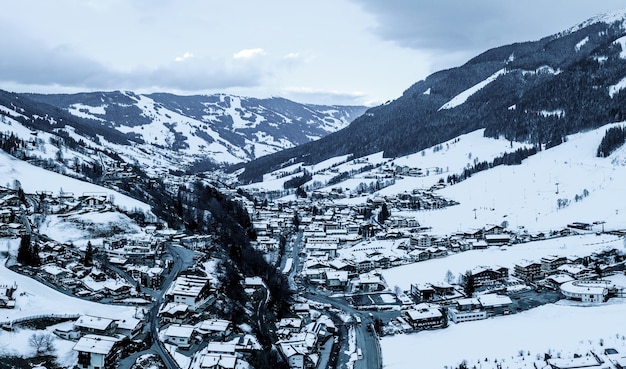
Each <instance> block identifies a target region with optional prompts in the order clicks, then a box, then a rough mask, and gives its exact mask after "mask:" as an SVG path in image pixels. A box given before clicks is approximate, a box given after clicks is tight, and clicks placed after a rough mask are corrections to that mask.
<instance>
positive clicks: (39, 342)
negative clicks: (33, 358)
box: [28, 332, 54, 355]
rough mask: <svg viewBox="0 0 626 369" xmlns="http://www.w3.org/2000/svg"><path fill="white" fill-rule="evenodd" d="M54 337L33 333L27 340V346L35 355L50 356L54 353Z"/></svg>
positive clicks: (47, 334) (48, 334)
mask: <svg viewBox="0 0 626 369" xmlns="http://www.w3.org/2000/svg"><path fill="white" fill-rule="evenodd" d="M53 342H54V337H52V335H51V334H50V333H43V332H42V333H33V334H32V335H31V336H30V338H29V339H28V344H29V345H30V346H31V347H32V348H33V349H35V353H36V354H37V355H44V354H51V353H53V352H54V345H53Z"/></svg>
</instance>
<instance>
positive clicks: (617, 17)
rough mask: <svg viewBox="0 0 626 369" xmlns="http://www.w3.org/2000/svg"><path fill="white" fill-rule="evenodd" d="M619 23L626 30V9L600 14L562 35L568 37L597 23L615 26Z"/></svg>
mask: <svg viewBox="0 0 626 369" xmlns="http://www.w3.org/2000/svg"><path fill="white" fill-rule="evenodd" d="M617 22H622V27H623V28H626V8H624V9H619V10H614V11H611V12H607V13H601V14H598V15H596V16H594V17H591V18H589V19H587V20H586V21H583V22H581V23H579V24H577V25H576V26H574V27H572V28H570V29H568V30H566V31H565V32H562V34H565V35H566V34H570V33H574V32H576V31H578V30H580V29H583V28H585V27H588V26H590V25H592V24H596V23H606V24H613V23H617Z"/></svg>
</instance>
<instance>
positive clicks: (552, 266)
mask: <svg viewBox="0 0 626 369" xmlns="http://www.w3.org/2000/svg"><path fill="white" fill-rule="evenodd" d="M566 262H567V258H566V257H565V256H557V255H548V256H544V257H542V258H541V271H542V272H543V273H544V274H545V275H549V274H553V273H556V272H557V269H558V268H559V267H560V266H561V265H563V264H565V263H566Z"/></svg>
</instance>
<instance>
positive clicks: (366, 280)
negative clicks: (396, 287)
mask: <svg viewBox="0 0 626 369" xmlns="http://www.w3.org/2000/svg"><path fill="white" fill-rule="evenodd" d="M352 284H353V290H354V291H360V292H376V291H382V290H384V289H385V283H384V282H383V281H382V279H381V278H380V276H379V275H376V274H372V273H367V274H360V275H359V276H358V277H357V278H355V279H354V280H353V281H352Z"/></svg>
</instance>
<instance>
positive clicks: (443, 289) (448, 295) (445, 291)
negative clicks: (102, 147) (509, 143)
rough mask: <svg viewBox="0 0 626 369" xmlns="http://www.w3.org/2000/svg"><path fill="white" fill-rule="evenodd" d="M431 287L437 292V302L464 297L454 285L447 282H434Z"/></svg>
mask: <svg viewBox="0 0 626 369" xmlns="http://www.w3.org/2000/svg"><path fill="white" fill-rule="evenodd" d="M430 286H431V287H432V288H433V289H434V290H435V294H436V300H451V299H455V298H459V297H462V296H463V295H462V294H461V293H460V292H459V291H457V290H456V289H455V288H454V286H453V285H451V284H449V283H446V282H433V283H431V284H430Z"/></svg>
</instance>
